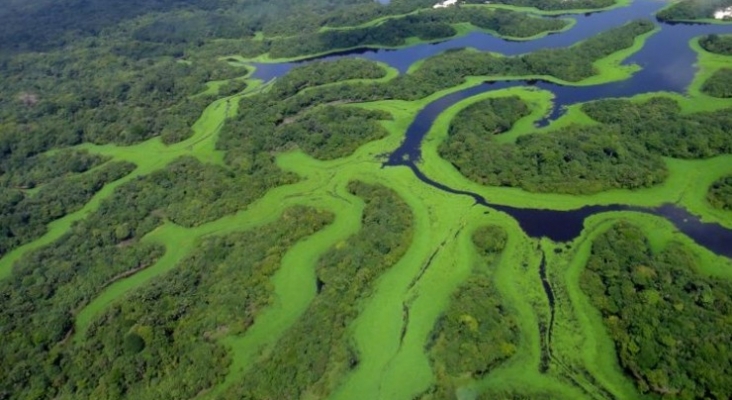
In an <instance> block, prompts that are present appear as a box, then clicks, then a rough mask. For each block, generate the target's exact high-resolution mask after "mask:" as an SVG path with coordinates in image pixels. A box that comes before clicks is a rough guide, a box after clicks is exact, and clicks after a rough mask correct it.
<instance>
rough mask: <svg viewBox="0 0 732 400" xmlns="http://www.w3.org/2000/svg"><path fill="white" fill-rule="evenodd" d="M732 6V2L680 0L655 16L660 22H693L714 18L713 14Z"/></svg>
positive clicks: (720, 0)
mask: <svg viewBox="0 0 732 400" xmlns="http://www.w3.org/2000/svg"><path fill="white" fill-rule="evenodd" d="M729 6H732V0H713V1H706V0H682V1H678V2H674V3H671V4H670V5H669V6H668V7H666V8H664V9H662V10H661V11H659V12H658V14H656V17H657V18H658V19H659V20H661V21H693V20H696V19H707V18H714V12H715V11H717V10H719V9H722V8H727V7H729Z"/></svg>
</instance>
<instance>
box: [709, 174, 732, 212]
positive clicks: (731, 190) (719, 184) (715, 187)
mask: <svg viewBox="0 0 732 400" xmlns="http://www.w3.org/2000/svg"><path fill="white" fill-rule="evenodd" d="M707 200H708V201H709V203H710V204H711V205H712V206H713V207H715V208H721V209H722V210H731V211H732V176H727V177H724V178H721V179H719V180H717V181H715V182H714V183H712V186H711V187H710V188H709V192H707Z"/></svg>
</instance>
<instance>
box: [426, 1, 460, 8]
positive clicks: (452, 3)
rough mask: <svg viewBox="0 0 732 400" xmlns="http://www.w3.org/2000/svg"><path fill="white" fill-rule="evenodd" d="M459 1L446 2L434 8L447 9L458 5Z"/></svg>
mask: <svg viewBox="0 0 732 400" xmlns="http://www.w3.org/2000/svg"><path fill="white" fill-rule="evenodd" d="M457 2H458V0H445V1H443V2H442V3H437V4H435V5H434V6H432V8H447V7H450V6H454V5H455V4H457Z"/></svg>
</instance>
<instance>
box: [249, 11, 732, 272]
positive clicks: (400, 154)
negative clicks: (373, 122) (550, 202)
mask: <svg viewBox="0 0 732 400" xmlns="http://www.w3.org/2000/svg"><path fill="white" fill-rule="evenodd" d="M664 4H665V3H663V2H656V1H650V0H637V1H634V2H633V3H632V4H631V5H630V6H628V7H621V8H617V9H613V10H609V11H603V12H597V13H588V14H584V15H571V16H569V15H561V16H557V18H573V19H574V20H575V21H576V24H575V25H574V26H573V27H572V28H571V29H569V30H567V31H564V32H560V33H555V34H550V35H547V36H545V37H543V38H541V39H537V40H531V41H509V40H504V39H500V38H497V37H495V36H492V35H489V34H486V33H482V32H473V33H471V34H468V35H465V36H462V37H458V38H455V39H451V40H447V41H444V42H440V43H436V44H420V45H416V46H411V47H407V48H403V49H397V50H385V49H359V50H352V51H348V52H342V53H334V54H331V55H327V56H323V57H317V58H313V59H310V60H304V61H299V62H293V63H277V64H263V63H259V64H254V65H255V67H256V68H257V69H256V72H255V73H254V77H256V78H260V79H263V80H269V79H272V78H276V77H278V76H282V75H284V74H285V73H287V72H288V71H289V70H290V69H291V68H293V67H294V66H296V65H301V64H303V63H307V62H310V61H312V60H335V59H339V58H343V57H361V58H366V59H370V60H374V61H380V62H384V63H386V64H388V65H390V66H392V67H394V68H396V69H397V70H398V71H399V72H400V73H404V72H405V71H406V70H407V69H408V68H409V66H411V65H412V64H414V63H415V62H417V61H419V60H421V59H423V58H426V57H430V56H434V55H437V54H439V53H441V52H444V51H446V50H449V49H457V48H464V47H472V48H476V49H479V50H482V51H492V52H498V53H502V54H505V55H516V54H522V53H527V52H531V51H535V50H538V49H542V48H554V47H566V46H570V45H572V44H575V43H577V42H580V41H582V40H585V39H587V38H589V37H591V36H594V35H596V34H598V33H600V32H603V31H606V30H608V29H611V28H613V27H617V26H620V25H622V24H624V23H626V22H628V21H630V20H633V19H638V18H649V19H652V18H653V15H654V14H655V12H656V11H658V9H660V8H661V7H662V6H664ZM656 24H657V26H658V27H659V31H658V32H656V33H655V34H654V35H652V36H651V37H650V38H649V39H648V40H647V41H646V43H645V45H644V46H643V48H642V49H641V50H640V51H638V52H637V53H635V54H634V55H632V56H631V57H629V58H628V59H627V60H626V61H625V64H637V65H639V66H640V67H641V68H642V69H641V70H640V71H638V72H637V73H635V74H634V75H633V76H632V77H631V78H630V79H627V80H625V81H620V82H612V83H606V84H600V85H593V86H562V85H558V84H554V83H550V82H543V81H520V80H514V81H511V80H504V81H494V82H485V83H483V84H480V85H477V86H473V87H470V88H467V89H464V90H461V91H458V92H454V93H451V94H449V95H446V96H444V97H442V98H440V99H437V100H435V101H434V102H432V103H430V104H428V105H427V106H426V107H424V108H423V109H422V110H421V111H420V112H419V114H418V115H417V117H416V118H415V120H414V121H413V122H412V124H411V125H410V126H409V129H408V130H407V132H406V136H405V139H404V141H403V142H402V144H401V145H400V146H399V148H397V149H396V150H394V151H393V152H392V153H391V154H390V155H389V157H388V160H387V161H386V162H385V163H384V166H386V167H395V166H405V167H408V168H410V169H411V170H412V171H413V172H414V174H415V175H416V176H417V177H418V178H419V179H420V180H421V181H422V182H424V183H426V184H428V185H430V186H433V187H435V188H437V189H440V190H443V191H447V192H450V193H454V194H457V195H466V196H471V197H473V198H474V199H475V202H476V204H478V205H482V206H486V207H490V208H491V209H494V210H498V211H502V212H505V213H507V214H509V215H511V216H512V217H513V218H515V219H516V220H517V221H518V222H519V224H520V226H521V228H522V229H523V230H524V231H525V232H526V233H527V234H528V235H529V236H531V237H543V236H545V237H548V238H550V239H552V240H554V241H558V242H564V241H569V240H572V239H573V238H575V237H577V236H578V235H579V234H580V232H581V230H582V227H583V223H584V220H585V219H586V218H587V217H589V216H591V215H593V214H597V213H602V212H608V211H637V212H644V213H649V214H654V215H658V216H662V217H664V218H666V219H668V220H669V221H671V222H672V223H673V224H674V225H675V226H676V227H677V228H678V229H679V230H680V231H682V232H683V233H684V234H686V235H688V236H689V237H691V238H692V239H693V240H694V241H696V242H697V243H699V244H700V245H702V246H704V247H707V248H708V249H710V250H712V251H714V252H715V253H717V254H720V255H724V256H727V257H731V258H732V246H729V243H732V230H731V229H727V228H725V227H723V226H721V225H719V224H715V223H704V222H701V221H700V220H699V218H698V217H697V216H695V215H692V214H690V213H689V212H688V211H687V210H685V209H683V208H680V207H677V206H675V205H673V204H664V205H662V206H660V207H655V208H646V207H636V206H629V205H623V204H613V205H603V206H599V205H594V206H586V207H582V208H579V209H575V210H570V211H555V210H545V209H526V208H516V207H512V206H508V205H501V204H493V203H491V202H490V199H485V198H483V197H481V196H480V195H478V194H476V193H472V192H467V191H463V190H459V189H455V188H451V187H448V186H446V185H444V184H441V183H440V182H436V181H434V180H432V179H430V178H429V177H427V176H426V175H425V174H424V173H422V171H420V170H419V167H418V165H417V162H418V161H419V160H420V159H421V144H422V141H423V139H424V137H425V135H426V134H427V132H428V131H429V130H430V127H431V126H432V124H433V123H434V121H435V119H436V118H437V116H438V115H440V114H441V113H442V112H443V111H444V110H445V109H446V108H448V107H450V106H452V105H454V104H456V103H458V102H460V101H462V100H465V99H467V98H469V97H472V96H475V95H478V94H481V93H485V92H488V91H491V90H499V89H504V88H509V87H516V86H527V85H533V86H536V87H538V88H540V89H542V90H547V91H550V92H552V93H553V94H554V108H553V110H552V112H551V113H550V114H549V115H548V116H547V117H546V118H544V119H543V120H541V121H538V122H537V124H538V125H546V124H548V123H549V122H551V121H553V120H555V119H556V118H558V117H559V116H560V115H561V114H562V113H563V111H564V109H565V107H566V106H568V105H571V104H576V103H581V102H586V101H592V100H599V99H604V98H609V97H630V96H634V95H638V94H643V93H652V92H661V91H666V92H677V93H684V92H685V90H686V88H687V87H688V85H689V83H690V82H691V81H692V79H693V77H694V74H695V70H696V68H695V66H694V63H695V62H696V53H695V52H694V51H693V50H692V49H691V48H690V47H689V45H688V42H689V41H690V40H691V39H692V38H694V37H698V36H701V35H706V34H711V33H717V34H721V33H732V26H731V25H705V24H664V23H659V22H656Z"/></svg>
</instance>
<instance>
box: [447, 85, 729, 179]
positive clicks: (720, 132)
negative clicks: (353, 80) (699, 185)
mask: <svg viewBox="0 0 732 400" xmlns="http://www.w3.org/2000/svg"><path fill="white" fill-rule="evenodd" d="M525 107H526V106H525V105H523V104H521V101H520V100H518V99H511V98H503V99H495V100H491V101H489V102H483V103H478V104H476V105H474V106H472V107H468V108H466V109H465V110H463V111H461V113H459V114H458V115H457V116H456V118H455V119H454V120H453V123H452V125H451V126H450V130H449V135H448V138H447V139H446V140H445V141H444V142H443V143H442V144H441V145H440V148H439V152H440V155H441V156H442V157H444V158H445V159H446V160H448V161H450V162H451V163H452V164H453V165H454V166H455V167H456V168H457V169H458V170H459V171H460V172H461V173H462V174H463V175H465V176H466V177H467V178H469V179H471V180H473V181H475V182H478V183H480V184H484V185H490V186H510V187H520V188H523V189H526V190H528V191H532V192H559V193H572V194H585V193H596V192H600V191H603V190H608V189H613V188H624V189H635V188H641V187H649V186H653V185H656V184H659V183H661V182H663V181H664V179H666V177H667V175H668V171H667V168H666V166H665V164H664V163H663V160H662V159H661V157H674V158H684V159H702V158H709V157H713V156H716V155H720V154H732V137H730V135H729V134H728V127H729V126H731V125H730V124H732V119H730V118H732V117H731V116H730V115H729V112H728V111H727V110H720V111H714V112H699V113H694V114H682V113H681V109H680V107H679V105H678V104H677V103H676V101H674V100H672V99H668V98H665V97H656V98H652V99H650V100H648V101H646V102H643V103H634V102H631V101H629V100H615V99H612V100H600V101H595V102H591V103H586V104H583V105H582V111H584V112H585V113H586V114H587V115H589V116H590V117H591V118H593V119H594V120H596V121H598V122H600V123H601V125H599V126H592V127H580V126H569V127H566V128H562V129H559V130H555V131H551V132H549V133H544V134H529V135H526V136H521V137H519V138H518V139H517V140H516V142H515V143H500V144H499V143H496V142H495V141H492V140H491V136H492V135H493V134H496V133H500V132H501V131H504V130H505V129H507V128H508V127H510V126H511V125H512V123H513V122H515V121H516V120H518V119H519V118H520V117H521V116H523V115H525V113H526V111H525ZM479 108H481V109H482V110H483V111H482V112H483V113H485V114H486V115H491V114H497V117H495V118H492V120H493V122H492V124H488V125H486V124H485V123H482V122H481V121H482V120H481V119H476V118H473V117H472V114H473V113H475V112H476V110H478V109H479ZM496 109H498V110H500V113H501V114H498V113H497V112H496Z"/></svg>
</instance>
